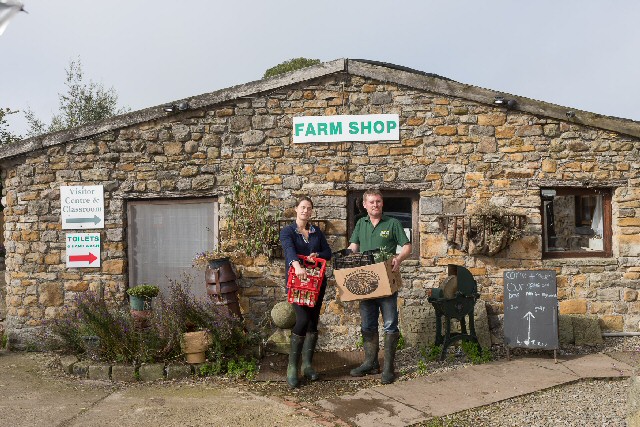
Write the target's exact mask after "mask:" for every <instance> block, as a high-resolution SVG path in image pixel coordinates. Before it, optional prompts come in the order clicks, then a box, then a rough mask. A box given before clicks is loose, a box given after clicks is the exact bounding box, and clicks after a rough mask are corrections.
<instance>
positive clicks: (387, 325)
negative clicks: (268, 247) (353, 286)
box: [360, 292, 400, 334]
mask: <svg viewBox="0 0 640 427" xmlns="http://www.w3.org/2000/svg"><path fill="white" fill-rule="evenodd" d="M380 312H382V320H383V321H384V331H385V333H387V334H393V333H396V332H400V330H399V329H398V293H397V292H396V293H394V294H393V295H391V296H388V297H382V298H374V299H365V300H362V301H360V321H361V323H362V325H361V326H362V331H363V332H378V316H379V314H380Z"/></svg>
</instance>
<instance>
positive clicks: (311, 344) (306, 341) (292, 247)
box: [280, 197, 331, 388]
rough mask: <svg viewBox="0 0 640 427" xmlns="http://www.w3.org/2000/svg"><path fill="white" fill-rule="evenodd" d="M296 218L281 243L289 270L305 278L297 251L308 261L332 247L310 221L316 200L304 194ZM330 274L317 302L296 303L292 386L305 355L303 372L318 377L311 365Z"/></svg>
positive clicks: (295, 384)
mask: <svg viewBox="0 0 640 427" xmlns="http://www.w3.org/2000/svg"><path fill="white" fill-rule="evenodd" d="M295 210H296V220H295V222H293V223H291V224H289V225H288V226H286V227H284V228H283V229H282V231H281V232H280V243H281V244H282V249H283V251H284V256H285V260H286V266H287V271H288V269H289V268H290V267H293V268H294V269H295V274H296V276H298V278H299V279H300V280H306V278H307V273H306V271H305V269H304V266H303V265H302V263H301V262H300V259H299V258H298V255H306V256H307V259H308V260H309V261H313V259H314V258H323V259H325V260H327V261H328V260H329V259H330V258H331V248H329V244H328V243H327V238H326V237H325V236H324V234H323V233H322V231H320V230H319V229H318V228H317V227H314V226H313V225H311V224H310V223H309V219H311V216H312V215H313V202H312V201H311V199H310V198H308V197H302V198H300V199H299V200H298V201H297V204H296V209H295ZM326 287H327V278H326V277H325V278H324V279H323V280H322V286H321V287H320V294H319V295H318V301H317V302H316V304H315V306H313V307H307V306H301V305H297V304H293V308H294V310H295V312H296V325H295V326H294V327H293V330H292V331H291V350H290V351H289V366H288V367H287V382H288V383H289V385H290V386H291V387H294V388H295V387H298V385H299V381H298V362H299V361H300V356H302V373H303V375H304V376H305V377H306V378H308V379H309V380H311V381H315V380H317V379H318V374H317V373H316V371H315V370H314V369H313V368H312V367H311V361H312V359H313V353H314V351H315V349H316V342H317V341H318V319H319V318H320V308H321V307H322V299H323V298H324V291H325V289H326Z"/></svg>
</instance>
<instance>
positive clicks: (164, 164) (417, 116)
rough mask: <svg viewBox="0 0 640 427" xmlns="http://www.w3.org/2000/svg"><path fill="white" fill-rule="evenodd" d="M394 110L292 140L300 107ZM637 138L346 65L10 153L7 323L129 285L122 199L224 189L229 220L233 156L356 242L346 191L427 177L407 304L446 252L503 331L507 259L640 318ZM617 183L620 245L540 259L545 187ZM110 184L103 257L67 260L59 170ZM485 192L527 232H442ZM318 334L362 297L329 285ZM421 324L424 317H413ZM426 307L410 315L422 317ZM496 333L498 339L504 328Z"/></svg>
mask: <svg viewBox="0 0 640 427" xmlns="http://www.w3.org/2000/svg"><path fill="white" fill-rule="evenodd" d="M373 113H397V114H399V115H400V122H401V141H400V142H394V143H319V144H296V145H293V144H292V143H291V128H292V117H293V116H295V115H309V116H311V115H334V114H373ZM639 149H640V142H639V141H638V139H636V138H632V137H627V136H624V135H620V134H616V133H614V132H611V131H604V130H599V129H595V128H588V127H585V126H581V125H576V124H572V123H568V122H564V121H559V120H555V119H549V118H545V117H542V116H534V115H531V114H528V113H523V112H519V111H508V110H505V109H501V108H497V107H496V106H493V105H490V104H480V103H477V102H473V101H468V100H463V99H457V98H452V97H450V96H441V95H438V94H433V93H429V92H425V91H421V90H416V89H410V88H407V87H403V86H398V85H396V84H388V83H387V84H386V83H382V82H378V81H373V80H368V79H364V78H361V77H357V76H353V75H350V74H347V73H337V74H333V75H330V76H327V77H323V78H321V79H316V80H314V81H312V82H311V83H305V84H297V85H295V86H290V87H285V88H281V89H278V90H274V91H271V92H268V93H263V94H261V95H257V96H253V97H247V98H239V99H234V100H230V101H227V102H225V103H223V104H219V105H217V106H216V107H211V108H207V109H200V110H195V111H187V112H181V113H177V114H175V115H172V116H168V117H166V118H159V119H154V120H153V121H149V122H145V123H143V124H137V125H133V126H129V127H123V128H121V129H119V130H117V131H109V132H105V133H102V134H99V135H96V136H94V137H92V138H89V139H83V140H75V141H71V142H67V143H64V144H60V145H55V146H51V147H49V148H43V149H39V150H35V151H32V152H30V153H28V154H26V155H20V156H18V157H15V158H14V159H12V160H9V161H5V162H4V164H3V167H2V174H3V175H2V177H3V180H4V190H3V192H4V194H3V196H4V204H5V206H6V209H5V222H6V226H5V234H4V237H5V240H6V242H5V244H6V247H7V259H6V264H7V272H6V280H7V329H8V330H9V332H10V334H12V337H13V338H12V339H13V340H14V341H15V342H16V343H19V342H23V341H27V340H29V339H30V337H33V333H34V332H35V331H37V330H38V328H39V327H40V326H41V325H42V324H43V322H44V321H45V320H47V319H51V318H55V317H57V316H58V315H59V314H60V312H61V310H62V309H63V307H64V306H65V305H66V304H71V303H72V302H73V299H74V297H75V296H76V295H77V294H78V293H82V292H86V291H87V290H93V291H97V292H102V293H103V294H104V295H105V297H107V298H109V299H113V300H115V301H123V300H124V299H125V294H124V291H125V290H126V288H127V286H128V283H127V248H126V241H127V239H126V235H127V230H126V217H125V214H126V204H127V201H128V200H139V199H148V198H170V197H204V196H218V197H219V201H220V202H221V213H220V217H221V229H224V219H225V216H226V213H227V211H228V206H227V205H226V204H225V195H226V194H228V188H229V185H230V179H231V178H230V177H231V173H230V172H231V170H232V168H234V167H238V166H242V167H245V168H246V169H247V170H251V171H254V172H255V173H256V174H257V176H258V179H259V181H260V182H261V183H262V184H264V186H265V188H267V189H268V190H269V191H270V196H271V200H272V205H273V208H274V209H278V210H281V211H283V212H285V215H288V216H292V215H293V210H292V207H293V204H294V196H296V195H299V194H308V195H310V196H311V197H312V198H313V200H314V202H315V205H316V210H315V211H316V212H315V214H316V217H317V218H321V219H326V220H328V228H327V235H328V239H329V242H330V244H331V246H332V248H333V249H336V250H337V249H340V248H343V247H345V246H346V244H347V236H346V219H347V209H346V196H347V194H348V192H349V190H355V189H365V188H369V187H371V186H376V187H381V188H387V189H411V190H418V191H419V192H420V208H419V211H420V217H419V219H420V235H421V238H420V257H419V259H414V260H408V261H406V262H405V263H404V264H403V267H402V274H403V279H404V284H405V286H404V288H403V289H402V291H401V292H400V297H401V298H400V304H401V307H402V308H401V310H404V309H405V308H406V307H418V306H424V305H426V304H428V303H427V302H426V289H427V288H430V287H432V286H437V285H438V284H439V283H440V281H441V280H443V278H444V277H445V274H446V273H445V271H446V268H445V266H446V264H448V263H455V264H460V265H465V266H467V268H469V269H470V271H471V272H472V273H473V274H474V276H475V277H476V279H477V281H478V283H479V291H480V293H481V295H482V297H481V298H482V302H484V303H485V304H486V309H487V313H488V317H489V321H490V323H491V326H492V329H493V330H494V331H497V330H499V326H500V319H501V315H502V303H503V301H502V272H503V271H504V270H505V269H522V268H527V269H530V268H547V269H548V268H553V269H555V270H556V272H557V275H558V293H559V298H560V301H561V302H560V310H561V312H562V313H574V314H594V315H598V316H599V317H600V319H601V322H602V326H603V328H604V329H605V330H613V331H622V330H625V331H637V330H639V323H640V301H638V300H637V288H638V287H639V286H640V263H639V259H638V256H639V255H640V233H639V231H640V219H638V213H639V211H640V190H638V189H636V188H638V181H639V180H638V176H639V173H638V170H639V167H640V161H639V160H638V153H639ZM585 182H589V183H590V184H592V185H593V184H601V185H611V186H614V185H615V187H616V188H615V192H614V194H613V201H612V204H613V253H614V256H613V258H605V259H602V258H583V259H567V260H561V261H559V260H542V256H541V246H542V243H541V232H542V226H541V214H540V204H541V200H540V194H539V188H540V186H554V185H584V183H585ZM96 184H100V185H104V190H105V192H104V196H105V209H106V217H105V223H106V226H105V229H104V230H101V233H102V242H103V248H102V267H101V268H86V269H68V268H66V266H65V261H64V255H65V251H64V246H65V245H64V235H65V233H64V232H63V231H62V230H61V226H60V201H59V187H60V186H61V185H96ZM488 200H490V201H491V202H493V203H495V204H497V205H500V206H505V207H509V208H512V209H515V210H517V211H518V213H521V214H524V215H526V217H527V230H526V235H525V236H524V237H523V238H522V239H520V240H518V241H517V242H515V243H514V244H512V245H511V246H510V247H509V248H508V249H506V250H504V251H502V252H501V253H499V254H498V255H497V256H494V257H483V256H478V257H474V256H468V255H466V254H465V253H462V252H458V251H456V250H454V249H450V248H448V247H447V244H446V241H445V238H444V236H443V235H442V234H441V232H440V230H439V227H438V222H437V217H438V216H439V215H442V214H460V213H464V212H466V211H467V210H468V209H469V208H470V207H472V206H474V205H476V204H481V203H486V202H487V201H488ZM237 269H238V273H239V276H240V279H239V282H240V284H241V287H242V289H241V295H240V296H241V305H242V308H243V310H244V311H245V313H246V318H247V320H248V322H249V324H250V325H252V326H255V325H258V324H261V323H263V320H264V318H265V313H267V314H268V313H269V311H270V309H271V307H272V306H273V305H274V304H275V303H276V302H278V301H282V300H283V299H284V289H283V286H282V284H283V282H284V267H283V263H282V261H281V260H268V259H266V258H258V259H245V260H240V261H239V262H238V265H237ZM325 301H326V303H325V305H324V311H323V314H322V318H321V323H322V325H321V327H322V334H321V337H322V338H321V343H320V345H321V346H325V347H326V346H330V347H339V348H349V347H353V346H354V345H355V341H356V336H357V332H358V330H359V315H358V309H357V304H354V303H342V302H339V301H337V300H336V299H335V290H334V288H333V287H330V289H329V290H328V292H327V296H326V298H325ZM402 319H403V323H405V324H406V327H407V329H411V330H412V331H419V330H421V328H420V326H419V325H415V324H412V322H414V320H412V319H411V318H408V316H403V317H402ZM417 321H418V320H416V322H417ZM494 339H496V340H499V339H500V337H499V336H496V337H494Z"/></svg>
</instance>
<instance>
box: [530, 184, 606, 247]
mask: <svg viewBox="0 0 640 427" xmlns="http://www.w3.org/2000/svg"><path fill="white" fill-rule="evenodd" d="M540 195H541V198H542V220H543V227H542V253H543V256H544V257H545V258H565V257H589V256H599V257H608V256H611V190H610V189H584V188H543V189H541V190H540Z"/></svg>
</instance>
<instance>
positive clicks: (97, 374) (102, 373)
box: [89, 365, 111, 381]
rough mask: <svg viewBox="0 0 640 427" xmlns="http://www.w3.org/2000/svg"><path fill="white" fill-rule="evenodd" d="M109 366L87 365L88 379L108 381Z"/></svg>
mask: <svg viewBox="0 0 640 427" xmlns="http://www.w3.org/2000/svg"><path fill="white" fill-rule="evenodd" d="M110 374H111V366H109V365H89V379H90V380H103V381H109V379H110Z"/></svg>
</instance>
